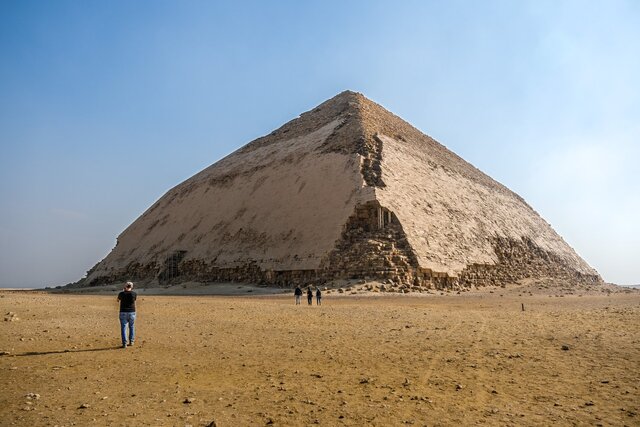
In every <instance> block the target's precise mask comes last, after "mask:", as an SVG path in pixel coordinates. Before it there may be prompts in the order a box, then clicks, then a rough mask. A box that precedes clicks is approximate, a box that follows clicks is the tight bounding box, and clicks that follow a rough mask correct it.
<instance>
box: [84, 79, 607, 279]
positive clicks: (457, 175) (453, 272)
mask: <svg viewBox="0 0 640 427" xmlns="http://www.w3.org/2000/svg"><path fill="white" fill-rule="evenodd" d="M513 254H517V256H514V255H513ZM507 267H508V268H507ZM506 270H509V271H506ZM536 274H547V275H562V276H567V275H568V276H572V275H574V276H575V275H577V276H578V277H579V278H581V279H584V278H585V277H588V278H590V279H593V280H596V281H597V280H600V278H599V276H598V275H597V272H595V271H594V270H593V269H592V268H591V267H589V266H588V265H587V264H586V263H585V262H584V261H583V260H582V259H580V257H579V256H578V255H577V254H576V253H575V252H574V251H573V249H571V247H570V246H569V245H567V244H566V243H565V242H564V241H563V240H562V238H561V237H560V236H558V235H557V234H556V233H555V232H554V231H553V229H552V228H551V227H550V226H549V225H548V224H547V223H546V222H545V221H544V220H543V219H542V218H540V216H539V215H538V214H537V213H536V212H535V211H534V210H533V209H531V208H530V207H529V206H528V205H527V204H526V203H525V202H524V200H522V198H520V197H519V196H518V195H517V194H515V193H513V192H511V191H510V190H509V189H507V188H506V187H504V186H503V185H501V184H499V183H498V182H496V181H494V180H493V179H491V178H490V177H488V176H487V175H485V174H484V173H482V172H481V171H479V170H478V169H476V168H475V167H473V166H472V165H470V164H469V163H467V162H465V161H464V160H463V159H461V158H460V157H459V156H457V155H455V154H454V153H452V152H451V151H449V150H448V149H446V148H445V147H444V146H442V145H441V144H439V143H438V142H436V141H435V140H433V139H432V138H430V137H428V136H426V135H424V134H423V133H421V132H420V131H418V130H417V129H415V128H414V127H413V126H411V125H409V124H408V123H406V122H405V121H403V120H402V119H400V118H399V117H397V116H395V115H393V114H392V113H390V112H388V111H387V110H385V109H384V108H382V107H380V106H379V105H378V104H375V103H373V102H372V101H370V100H368V99H367V98H365V97H364V96H362V95H361V94H357V93H354V92H350V91H347V92H343V93H341V94H339V95H337V96H336V97H334V98H332V99H330V100H328V101H326V102H324V103H323V104H321V105H319V106H318V107H316V108H314V109H313V110H311V111H309V112H307V113H304V114H302V115H301V116H300V117H299V118H297V119H294V120H292V121H290V122H289V123H286V124H285V125H283V126H282V127H280V128H279V129H277V130H276V131H274V132H272V133H270V134H269V135H267V136H265V137H262V138H258V139H256V140H254V141H252V142H251V143H249V144H247V145H246V146H244V147H242V148H240V149H239V150H237V151H236V152H234V153H232V154H230V155H229V156H227V157H225V158H224V159H222V160H220V161H219V162H217V163H215V164H213V165H211V166H210V167H208V168H206V169H204V170H203V171H201V172H200V173H198V174H196V175H194V176H193V177H191V178H189V179H188V180H186V181H185V182H183V183H181V184H179V185H178V186H176V187H175V188H173V189H171V190H170V191H168V192H167V193H166V194H165V195H164V196H163V197H162V198H160V200H158V201H157V202H156V203H155V204H154V205H153V206H152V207H151V208H149V209H148V210H147V211H146V212H145V213H144V214H143V215H142V216H141V217H140V218H138V219H137V220H136V221H135V222H134V223H133V224H131V226H129V227H128V228H127V229H126V230H125V231H124V232H123V233H122V234H121V235H120V236H119V237H118V243H117V245H116V247H115V248H114V249H113V251H112V252H111V253H110V254H109V255H108V256H107V257H106V258H105V259H104V260H102V261H101V262H100V263H98V264H97V265H96V266H95V267H94V268H93V269H92V270H90V271H89V273H88V275H87V278H86V279H85V280H84V281H83V283H84V284H89V285H90V284H98V283H104V282H110V281H117V280H124V279H127V278H133V279H138V280H141V279H142V280H151V279H159V280H181V279H198V280H242V281H265V282H267V283H280V284H290V283H294V282H300V281H309V280H330V279H332V278H351V277H379V278H392V279H394V280H399V281H403V282H406V283H418V284H427V285H428V284H429V283H432V282H433V281H434V280H436V278H444V279H443V280H444V281H443V280H440V279H438V280H437V281H438V283H444V284H451V283H456V284H458V283H463V282H469V281H471V282H473V283H478V280H480V281H484V282H494V281H495V280H496V278H497V279H499V280H501V281H504V280H514V279H517V278H520V277H530V276H535V275H536Z"/></svg>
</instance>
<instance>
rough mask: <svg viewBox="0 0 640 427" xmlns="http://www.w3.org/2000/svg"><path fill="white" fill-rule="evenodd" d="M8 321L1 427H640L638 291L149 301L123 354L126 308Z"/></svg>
mask: <svg viewBox="0 0 640 427" xmlns="http://www.w3.org/2000/svg"><path fill="white" fill-rule="evenodd" d="M248 290H249V289H248V288H243V289H239V290H238V292H237V293H240V291H242V292H245V295H253V294H252V293H249V292H246V291H248ZM523 304H524V308H525V311H522V305H523ZM0 309H1V310H2V314H3V317H4V321H3V322H2V325H1V327H2V332H1V333H0V351H1V352H2V356H0V372H1V374H0V378H1V379H2V380H1V381H2V387H1V389H0V424H1V425H3V426H11V425H17V426H54V425H58V426H69V425H82V426H84V425H113V426H121V425H122V426H125V425H127V426H129V425H150V426H165V425H166V426H186V425H192V426H207V425H217V426H248V425H268V424H273V425H294V426H297V425H310V424H319V425H329V426H333V425H352V426H356V425H357V426H360V425H374V426H389V425H405V424H409V425H420V426H423V425H429V426H432V425H475V424H481V425H518V426H521V425H605V426H607V425H616V426H622V425H629V426H633V425H636V426H637V425H640V329H639V328H638V325H640V293H639V292H631V291H627V292H619V293H608V292H600V291H593V290H591V291H588V290H586V289H580V288H577V289H573V290H570V289H567V288H561V287H556V288H554V287H553V286H546V287H543V286H535V287H533V286H532V287H529V288H522V287H519V288H515V287H514V288H507V289H501V288H497V289H491V288H487V289H485V290H483V291H478V292H476V293H462V294H460V295H456V294H445V295H439V294H438V295H433V294H430V295H414V294H410V295H393V296H391V295H379V294H373V293H366V294H356V295H348V294H346V293H345V294H340V295H338V294H337V293H335V292H334V293H331V294H328V295H326V296H325V297H324V299H323V305H322V306H316V305H315V303H314V305H313V306H312V307H310V306H308V305H306V301H303V305H301V306H295V305H294V304H293V297H292V296H291V295H257V296H238V295H236V296H166V295H147V294H145V293H144V292H143V293H141V295H140V297H139V300H138V320H137V335H138V338H137V341H136V345H135V346H134V347H129V348H127V349H122V348H120V346H119V344H120V342H119V341H120V340H119V325H118V317H117V311H118V305H117V303H116V300H115V294H106V295H95V294H47V293H44V292H14V291H4V292H0Z"/></svg>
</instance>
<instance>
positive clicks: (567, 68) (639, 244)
mask: <svg viewBox="0 0 640 427" xmlns="http://www.w3.org/2000/svg"><path fill="white" fill-rule="evenodd" d="M638 22H640V2H637V1H588V0H583V1H531V2H527V1H482V2H481V1H471V0H469V1H447V2H445V1H433V2H429V1H402V2H394V1H322V2H320V1H305V2H300V1H269V2H266V1H229V2H222V1H220V2H213V1H209V2H204V1H202V2H200V1H189V2H179V1H174V2H161V1H153V2H151V1H149V2H145V1H137V2H124V1H122V2H120V1H110V2H98V1H79V0H78V1H56V2H42V1H27V0H23V1H8V0H4V1H1V0H0V100H1V102H0V148H1V149H2V156H0V201H1V202H0V203H1V205H0V206H1V210H0V272H1V276H0V286H35V287H39V286H48V285H58V284H65V283H68V282H71V281H75V280H77V279H79V278H81V277H82V276H83V275H84V274H85V272H86V270H88V269H89V268H90V267H92V266H93V265H94V264H95V263H96V262H97V261H99V260H100V259H102V258H103V257H104V256H106V254H107V253H108V252H109V251H110V250H111V248H112V247H113V246H114V245H115V239H116V237H117V235H118V234H119V233H120V232H122V231H123V230H124V229H125V228H126V227H127V226H128V225H129V224H130V223H131V222H133V221H134V220H135V219H136V218H137V217H138V216H139V215H140V214H141V213H142V212H143V211H144V210H145V209H146V208H148V207H149V206H150V205H151V204H152V203H153V202H154V201H155V200H157V199H158V198H159V197H161V196H162V195H163V194H164V193H165V192H166V191H167V190H168V189H169V188H171V187H173V186H174V185H176V184H178V183H179V182H181V181H183V180H185V179H187V178H189V177H190V176H192V175H193V174H195V173H196V172H198V171H199V170H201V169H203V168H205V167H206V166H208V165H210V164H212V163H214V162H215V161H217V160H219V159H220V158H221V157H223V156H225V155H226V154H228V153H230V152H232V151H234V150H235V149H237V148H239V147H240V146H242V145H244V144H246V143H247V142H249V141H250V140H252V139H254V138H256V137H258V136H261V135H264V134H267V133H269V132H270V131H271V130H273V129H275V128H277V127H279V126H280V125H281V124H283V123H285V122H287V121H289V120H291V119H292V118H294V117H296V116H297V115H298V114H299V113H301V112H303V111H306V110H309V109H311V108H312V107H314V106H315V105H317V104H319V103H320V102H322V101H324V100H326V99H328V98H330V97H332V96H334V95H335V94H337V93H338V92H341V91H343V90H345V89H351V90H355V91H359V92H362V93H364V94H365V95H366V96H367V97H369V98H370V99H372V100H374V101H376V102H378V103H380V104H382V105H383V106H384V107H386V108H387V109H389V110H390V111H392V112H394V113H395V114H397V115H399V116H401V117H403V118H404V119H405V120H407V121H409V122H410V123H412V124H413V125H415V126H416V127H418V128H419V129H421V130H422V131H423V132H425V133H427V134H428V135H431V136H432V137H434V138H436V139H437V140H438V141H440V142H441V143H442V144H444V145H446V146H447V147H448V148H450V149H451V150H453V151H454V152H456V153H457V154H459V155H460V156H462V157H463V158H465V159H466V160H467V161H469V162H471V163H472V164H474V165H475V166H476V167H478V168H479V169H481V170H482V171H484V172H485V173H487V174H489V175H490V176H492V177H493V178H495V179H497V180H498V181H500V182H502V183H503V184H505V185H506V186H508V187H509V188H511V189H512V190H514V191H515V192H517V193H518V194H520V195H521V196H523V197H524V198H525V200H527V201H528V202H529V204H530V205H532V206H533V207H534V209H536V210H537V211H538V212H539V213H540V214H541V215H542V216H543V217H544V218H545V219H546V220H547V221H548V222H549V223H550V224H551V225H552V226H553V227H554V229H555V230H556V231H557V232H558V233H559V234H560V235H562V236H563V237H564V238H565V240H567V242H568V243H569V244H570V245H572V246H573V247H574V248H575V249H576V250H577V252H578V253H579V254H580V255H581V256H582V257H583V258H585V259H586V260H587V262H589V263H590V264H591V265H592V266H593V267H595V268H596V269H597V270H598V271H599V272H600V273H601V274H602V276H603V277H604V278H605V280H608V281H613V282H616V283H620V284H636V283H640V263H638V262H637V254H639V253H640V221H639V220H638V212H640V172H639V170H640V168H638V166H637V161H638V159H640V120H639V119H640V25H638Z"/></svg>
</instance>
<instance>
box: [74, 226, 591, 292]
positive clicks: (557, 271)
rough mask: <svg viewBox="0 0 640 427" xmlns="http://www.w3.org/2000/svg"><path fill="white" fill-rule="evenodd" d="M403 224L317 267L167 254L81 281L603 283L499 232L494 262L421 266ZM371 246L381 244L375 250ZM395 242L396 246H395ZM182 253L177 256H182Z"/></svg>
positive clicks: (393, 285) (400, 286) (404, 287)
mask: <svg viewBox="0 0 640 427" xmlns="http://www.w3.org/2000/svg"><path fill="white" fill-rule="evenodd" d="M353 233H354V232H353V230H349V229H347V230H345V232H344V233H343V239H342V242H345V241H348V240H349V239H353V236H352V235H353ZM400 233H401V229H398V228H395V229H394V226H393V222H391V224H390V225H389V227H387V228H385V233H380V232H379V230H372V231H370V232H368V233H365V235H366V238H364V237H365V236H360V237H363V238H361V239H357V240H359V241H366V242H368V243H367V245H360V246H359V245H353V244H352V245H347V246H346V248H347V250H346V251H345V252H343V251H341V250H340V249H341V244H343V243H342V242H341V243H338V245H337V247H336V250H334V251H333V252H332V254H330V255H329V257H328V258H327V260H326V261H327V262H326V264H325V265H324V266H322V267H321V268H319V269H317V270H281V271H277V270H262V269H260V268H259V267H258V266H257V265H256V264H253V263H249V264H246V265H242V266H238V267H232V268H220V267H217V266H215V265H211V264H209V263H207V262H205V261H204V260H197V259H182V260H180V261H179V262H178V263H175V260H176V259H175V258H176V257H175V256H172V257H168V258H167V260H166V261H165V263H164V264H158V263H149V264H139V263H131V264H129V265H128V266H127V267H126V268H125V269H123V270H121V271H119V272H117V273H115V274H112V275H109V276H102V277H99V278H97V279H95V280H93V281H92V282H91V283H83V281H80V282H79V283H78V284H77V285H79V286H99V285H105V284H112V283H119V282H124V281H128V280H134V281H138V282H141V283H143V284H144V283H147V284H158V285H164V286H167V285H174V284H179V283H183V282H190V281H192V282H213V283H216V282H220V283H225V282H226V283H228V282H237V283H254V284H258V285H262V286H273V287H281V288H293V287H295V286H296V285H303V286H306V285H325V284H330V283H331V282H332V281H335V280H353V279H358V280H365V281H379V282H382V283H387V284H389V285H390V286H389V287H388V288H387V290H396V291H408V290H414V291H418V290H428V289H435V290H445V289H449V290H461V289H465V288H466V289H469V288H472V287H483V286H505V285H507V284H511V283H516V282H518V281H519V280H522V279H552V280H553V279H555V280H561V281H563V282H565V283H566V282H568V283H573V284H602V283H603V281H602V279H601V278H600V276H598V275H588V274H583V273H580V272H578V271H576V270H574V269H572V268H570V267H568V266H566V265H565V263H564V262H562V260H561V259H559V258H558V257H557V256H555V255H554V254H552V253H549V252H546V251H544V250H542V249H540V248H539V247H537V246H536V245H535V244H534V243H533V242H532V241H531V240H529V239H523V240H520V241H518V240H511V239H505V238H496V239H495V240H494V242H493V246H494V250H495V252H496V254H497V256H498V259H499V262H498V263H497V264H495V265H488V264H474V265H470V266H468V267H467V268H465V269H464V270H463V271H462V272H461V273H460V274H459V275H458V276H450V275H447V274H446V273H439V272H434V271H431V270H429V269H424V268H421V267H419V266H417V264H416V261H415V256H412V255H411V254H410V253H407V252H410V250H409V251H407V250H406V249H403V248H398V246H401V245H397V242H398V241H402V239H401V238H400V239H398V237H399V234H400ZM371 246H377V247H380V248H381V249H380V250H379V251H377V252H375V253H372V252H370V251H369V249H371ZM392 247H395V248H392ZM184 255H185V254H184V253H181V254H180V255H179V257H182V256H184Z"/></svg>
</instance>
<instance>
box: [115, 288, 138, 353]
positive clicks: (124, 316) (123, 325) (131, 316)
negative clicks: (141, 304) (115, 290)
mask: <svg viewBox="0 0 640 427" xmlns="http://www.w3.org/2000/svg"><path fill="white" fill-rule="evenodd" d="M136 297H137V295H136V293H135V292H133V283H131V282H127V284H126V285H125V286H124V289H123V290H122V292H120V293H119V294H118V301H120V335H121V336H122V348H127V344H128V345H133V342H134V340H135V335H136V329H135V322H136ZM127 326H128V329H129V339H128V340H127Z"/></svg>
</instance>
